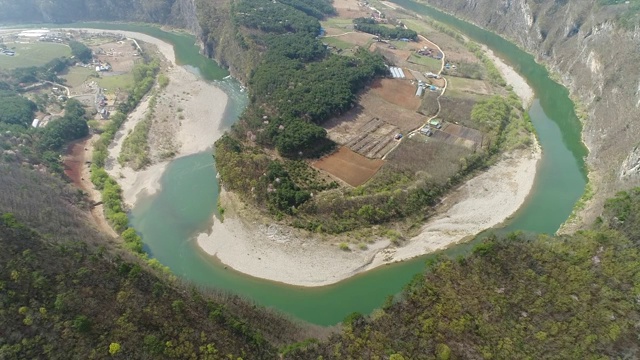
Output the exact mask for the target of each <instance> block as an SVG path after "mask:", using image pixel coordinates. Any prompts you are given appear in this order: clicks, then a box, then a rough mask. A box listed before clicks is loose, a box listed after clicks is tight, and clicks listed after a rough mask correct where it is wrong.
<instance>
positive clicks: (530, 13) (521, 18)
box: [428, 0, 640, 229]
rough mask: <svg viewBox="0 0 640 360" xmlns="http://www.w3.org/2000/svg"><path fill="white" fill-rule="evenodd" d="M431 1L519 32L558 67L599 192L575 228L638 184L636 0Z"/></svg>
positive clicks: (509, 33)
mask: <svg viewBox="0 0 640 360" xmlns="http://www.w3.org/2000/svg"><path fill="white" fill-rule="evenodd" d="M428 3H429V4H430V5H432V6H434V7H436V8H439V9H442V10H443V11H446V12H449V13H451V14H453V15H455V16H457V17H460V18H463V19H467V20H469V21H471V22H473V23H475V24H477V25H478V26H481V27H483V28H486V29H490V30H493V31H496V32H497V33H498V34H500V35H502V36H504V37H506V38H508V39H511V40H513V41H514V42H516V43H517V44H518V45H520V46H521V47H523V48H524V49H526V50H527V51H529V52H531V53H532V54H534V55H535V56H536V57H537V59H538V60H539V61H541V62H543V63H545V64H548V66H549V67H550V69H551V70H552V71H553V72H555V73H557V74H559V81H560V82H561V83H562V84H564V85H565V86H567V87H568V88H569V90H570V92H571V93H572V95H573V96H574V98H575V99H576V104H577V105H578V109H577V110H578V111H577V112H578V115H579V116H580V118H581V120H582V122H583V127H584V129H583V139H584V141H585V143H586V145H587V147H588V148H589V156H588V159H587V162H588V165H589V170H590V175H589V176H590V179H591V180H592V186H593V187H594V190H595V195H594V198H593V200H592V201H590V202H589V203H588V204H587V207H586V210H585V211H584V212H582V213H581V215H582V217H583V219H582V223H581V222H578V223H577V224H574V226H572V227H570V228H571V229H577V228H579V227H580V225H581V224H584V223H589V222H590V221H593V220H594V218H595V216H597V214H598V213H599V212H600V210H601V209H602V206H603V204H604V200H605V199H606V198H608V197H611V196H613V194H615V193H616V191H618V190H621V189H629V188H631V187H633V186H637V185H638V184H640V167H639V166H638V165H639V164H640V162H639V159H640V153H639V151H640V150H639V149H640V147H639V145H640V144H639V143H638V136H637V134H638V133H640V123H639V122H638V121H634V119H637V118H638V116H639V115H640V107H639V106H640V91H639V90H638V89H639V88H640V84H639V83H638V76H637V75H638V67H637V64H638V61H640V53H638V51H637V49H638V46H640V37H638V25H639V21H640V20H639V18H638V14H639V13H640V12H639V11H638V6H639V4H638V3H637V1H631V2H630V3H629V2H615V1H546V0H545V1H529V0H515V1H508V2H504V1H494V0H485V1H482V2H480V1H470V0H454V1H440V0H429V1H428Z"/></svg>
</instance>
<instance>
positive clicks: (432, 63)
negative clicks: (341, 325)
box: [407, 53, 442, 73]
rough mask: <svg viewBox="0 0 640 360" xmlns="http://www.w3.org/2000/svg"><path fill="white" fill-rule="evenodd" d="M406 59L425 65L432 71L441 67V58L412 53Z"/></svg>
mask: <svg viewBox="0 0 640 360" xmlns="http://www.w3.org/2000/svg"><path fill="white" fill-rule="evenodd" d="M407 61H408V62H410V63H414V64H418V65H422V66H425V67H426V68H427V69H428V70H429V71H431V72H434V73H437V72H438V71H440V68H441V67H442V61H441V60H436V59H434V58H430V57H427V56H421V55H418V54H415V53H412V54H411V56H409V59H408V60H407Z"/></svg>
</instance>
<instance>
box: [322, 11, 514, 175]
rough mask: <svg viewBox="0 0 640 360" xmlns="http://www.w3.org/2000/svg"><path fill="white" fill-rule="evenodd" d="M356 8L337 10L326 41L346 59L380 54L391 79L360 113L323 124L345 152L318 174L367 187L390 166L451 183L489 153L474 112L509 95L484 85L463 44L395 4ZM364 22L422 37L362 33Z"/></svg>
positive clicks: (369, 94)
mask: <svg viewBox="0 0 640 360" xmlns="http://www.w3.org/2000/svg"><path fill="white" fill-rule="evenodd" d="M354 4H356V3H354V2H351V1H347V0H339V1H336V2H335V3H334V7H335V8H336V9H337V11H338V16H337V17H335V18H331V19H328V20H327V21H325V22H323V23H322V26H323V29H322V37H321V38H320V39H321V41H322V42H323V43H324V44H325V46H327V48H329V49H330V50H331V51H333V52H335V53H339V54H342V55H347V56H348V55H349V54H350V53H353V52H354V51H355V49H357V48H366V49H368V50H369V51H372V52H374V51H375V52H378V53H380V54H382V56H383V57H384V59H385V61H386V62H387V63H388V64H389V66H388V69H389V74H390V75H389V76H388V77H387V78H383V79H378V80H376V81H375V82H374V83H373V84H372V85H371V86H370V87H369V89H368V90H366V91H364V92H363V93H362V94H360V97H359V99H358V105H357V106H356V107H355V108H353V109H352V110H351V111H349V112H347V113H346V114H344V115H342V116H340V117H337V118H335V119H332V120H331V121H329V122H328V123H326V124H325V128H326V129H327V132H328V136H329V138H331V139H332V140H333V141H335V142H336V143H338V144H339V145H340V149H339V151H337V152H335V153H333V154H331V155H329V156H325V157H323V158H322V159H320V160H318V161H315V162H313V166H314V167H315V168H316V169H319V170H322V171H325V172H327V173H328V174H330V175H331V176H332V177H333V178H334V179H338V180H340V181H341V182H343V183H345V184H348V185H350V186H360V185H362V184H364V183H366V182H367V181H369V180H370V179H372V178H373V177H374V176H375V175H376V174H377V173H378V172H379V170H380V169H381V168H382V167H383V166H384V165H385V163H387V162H389V161H390V162H392V163H393V164H389V165H388V166H390V167H392V168H394V169H397V170H400V171H410V172H412V173H417V172H422V173H426V174H427V175H426V176H427V177H431V178H433V179H442V181H446V180H447V179H448V178H449V177H451V176H453V175H454V174H455V173H456V172H457V171H458V170H459V166H458V163H459V162H460V159H461V158H464V157H466V156H468V155H470V154H473V153H475V152H479V151H483V150H486V149H488V147H489V145H490V141H489V138H488V137H487V134H485V133H483V132H482V131H481V130H479V127H478V126H477V124H473V123H472V121H471V110H472V108H473V105H474V104H475V103H477V102H479V101H482V100H484V99H487V98H489V97H490V96H491V95H494V94H502V95H504V94H506V92H505V90H504V89H503V88H501V87H499V86H494V85H493V84H491V83H490V82H489V81H487V80H485V79H484V76H483V75H482V74H483V73H484V72H486V70H485V69H483V67H484V66H483V64H482V62H481V61H480V59H478V58H477V57H476V55H474V54H473V53H472V52H471V51H469V50H468V49H467V48H466V47H465V45H464V44H462V43H460V42H459V40H458V39H455V38H454V37H452V36H449V35H447V34H445V33H443V32H442V31H439V30H437V29H434V28H431V27H430V26H429V25H427V24H426V23H424V22H420V21H417V20H416V19H415V18H414V17H413V16H411V15H409V14H408V13H406V12H404V11H403V10H402V9H400V8H397V6H396V5H393V4H391V3H388V2H384V1H382V2H375V4H374V2H371V3H370V2H367V1H361V2H358V3H357V6H354ZM374 5H375V6H374ZM379 9H384V12H383V11H381V10H379ZM358 18H368V19H372V20H373V21H374V22H375V23H376V24H379V25H381V26H384V27H388V28H394V27H400V28H404V29H413V30H416V31H417V33H418V36H417V39H416V40H412V39H407V38H399V39H384V38H382V37H381V36H378V35H375V34H370V33H365V32H361V31H358V30H357V26H355V27H354V24H353V21H352V20H353V19H358ZM369 21H370V20H369ZM425 35H426V36H425ZM468 69H472V70H473V73H471V71H469V70H468ZM478 74H481V75H480V77H481V78H478V77H479V76H478Z"/></svg>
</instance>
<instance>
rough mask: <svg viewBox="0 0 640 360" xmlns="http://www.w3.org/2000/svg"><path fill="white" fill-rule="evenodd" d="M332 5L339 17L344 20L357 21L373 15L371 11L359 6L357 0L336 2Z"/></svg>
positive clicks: (336, 0) (339, 0)
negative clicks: (356, 19)
mask: <svg viewBox="0 0 640 360" xmlns="http://www.w3.org/2000/svg"><path fill="white" fill-rule="evenodd" d="M332 5H333V7H334V8H335V9H336V11H337V12H338V17H340V18H343V19H355V18H359V17H368V16H369V15H371V10H370V9H368V8H366V7H363V6H360V5H358V1H356V0H334V1H333V4H332Z"/></svg>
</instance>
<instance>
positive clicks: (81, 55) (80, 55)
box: [69, 40, 93, 63]
mask: <svg viewBox="0 0 640 360" xmlns="http://www.w3.org/2000/svg"><path fill="white" fill-rule="evenodd" d="M69 47H71V54H73V56H75V57H76V59H78V60H80V61H82V62H83V63H87V62H89V61H91V59H92V58H93V54H92V52H91V49H89V48H88V47H87V46H86V45H85V44H83V43H81V42H79V41H73V40H72V41H69Z"/></svg>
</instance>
